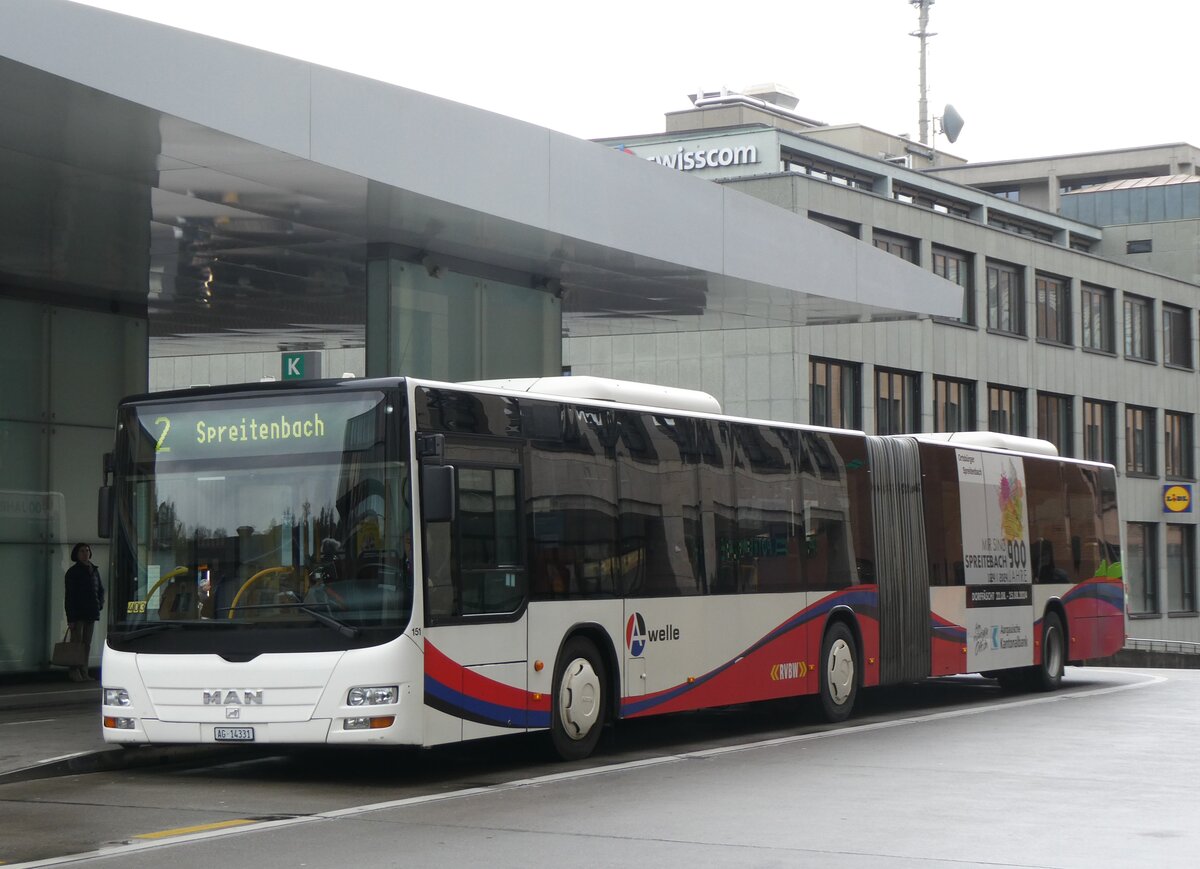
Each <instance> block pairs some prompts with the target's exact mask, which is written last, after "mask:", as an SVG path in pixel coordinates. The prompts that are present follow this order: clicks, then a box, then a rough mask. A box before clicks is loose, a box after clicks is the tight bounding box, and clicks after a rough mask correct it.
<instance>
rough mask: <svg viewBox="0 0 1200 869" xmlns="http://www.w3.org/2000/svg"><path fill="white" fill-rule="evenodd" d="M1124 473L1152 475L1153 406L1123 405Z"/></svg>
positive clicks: (1155, 467) (1153, 467) (1154, 464)
mask: <svg viewBox="0 0 1200 869" xmlns="http://www.w3.org/2000/svg"><path fill="white" fill-rule="evenodd" d="M1125 473H1127V474H1138V475H1141V476H1153V475H1154V474H1155V473H1157V464H1156V462H1155V458H1154V408H1151V407H1134V406H1133V405H1131V404H1127V405H1125Z"/></svg>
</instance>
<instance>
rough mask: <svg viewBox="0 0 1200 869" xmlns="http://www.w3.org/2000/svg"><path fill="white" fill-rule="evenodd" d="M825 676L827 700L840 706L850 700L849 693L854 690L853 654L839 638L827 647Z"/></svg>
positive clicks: (848, 646)
mask: <svg viewBox="0 0 1200 869" xmlns="http://www.w3.org/2000/svg"><path fill="white" fill-rule="evenodd" d="M825 676H826V680H825V681H826V684H827V685H828V686H829V698H830V699H831V700H832V701H833V702H834V703H836V704H837V705H839V706H841V705H842V704H843V703H845V702H846V701H847V700H849V699H850V692H851V690H852V689H853V688H854V653H853V651H852V650H851V649H850V644H849V643H847V642H846V641H845V640H843V639H840V638H839V639H837V640H835V641H834V643H833V645H831V646H830V647H829V660H828V661H827V662H826V665H825Z"/></svg>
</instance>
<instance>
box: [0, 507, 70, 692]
mask: <svg viewBox="0 0 1200 869" xmlns="http://www.w3.org/2000/svg"><path fill="white" fill-rule="evenodd" d="M0 524H3V523H2V522H0ZM46 552H47V549H46V546H44V545H39V544H34V543H7V542H5V543H0V595H3V598H4V600H6V601H10V602H15V603H14V604H10V605H6V606H2V607H0V672H32V671H35V670H39V669H41V668H43V667H44V666H45V665H46V661H47V658H48V657H49V655H48V649H47V648H46V639H45V636H46V622H47V620H48V617H49V615H50V612H51V606H52V605H53V604H52V597H53V599H54V600H57V601H58V604H57V606H56V607H55V609H54V612H55V613H57V615H58V619H57V621H55V624H59V625H61V624H62V621H63V616H62V589H61V588H59V586H61V585H62V577H61V575H60V576H56V577H52V576H51V574H50V569H49V564H50V559H48V558H47V556H46ZM56 588H57V594H56V595H52V593H51V590H52V589H56Z"/></svg>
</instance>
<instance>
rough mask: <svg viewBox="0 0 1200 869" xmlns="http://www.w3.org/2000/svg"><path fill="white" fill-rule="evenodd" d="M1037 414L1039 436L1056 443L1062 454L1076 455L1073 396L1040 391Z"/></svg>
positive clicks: (1059, 452)
mask: <svg viewBox="0 0 1200 869" xmlns="http://www.w3.org/2000/svg"><path fill="white" fill-rule="evenodd" d="M1037 415H1038V420H1037V436H1038V437H1040V438H1041V439H1042V440H1047V441H1050V443H1052V444H1054V446H1056V447H1057V448H1058V454H1059V455H1060V456H1073V455H1075V450H1074V449H1073V447H1074V443H1073V441H1074V438H1073V437H1072V434H1073V431H1074V426H1073V424H1072V423H1073V420H1072V415H1071V396H1069V395H1055V394H1054V393H1052V392H1039V393H1038V394H1037Z"/></svg>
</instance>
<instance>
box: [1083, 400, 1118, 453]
mask: <svg viewBox="0 0 1200 869" xmlns="http://www.w3.org/2000/svg"><path fill="white" fill-rule="evenodd" d="M1083 457H1084V459H1086V460H1087V461H1089V462H1107V463H1108V464H1110V465H1115V464H1116V463H1117V405H1116V403H1114V402H1111V401H1100V400H1098V399H1094V398H1085V399H1084V400H1083Z"/></svg>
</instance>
